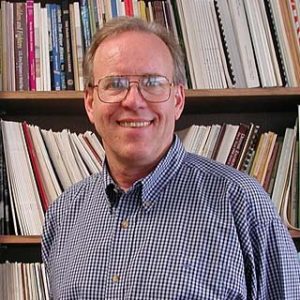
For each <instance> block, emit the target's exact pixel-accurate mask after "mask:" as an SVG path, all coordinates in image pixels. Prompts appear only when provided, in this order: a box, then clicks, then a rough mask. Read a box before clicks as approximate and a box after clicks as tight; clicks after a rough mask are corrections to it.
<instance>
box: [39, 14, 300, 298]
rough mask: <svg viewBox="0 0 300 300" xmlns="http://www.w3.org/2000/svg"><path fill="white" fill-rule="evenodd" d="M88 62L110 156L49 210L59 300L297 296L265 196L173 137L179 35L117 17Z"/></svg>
mask: <svg viewBox="0 0 300 300" xmlns="http://www.w3.org/2000/svg"><path fill="white" fill-rule="evenodd" d="M84 67H85V86H86V89H85V99H84V102H85V108H86V111H87V114H88V117H89V119H90V121H91V122H92V123H93V124H94V125H95V128H96V130H97V132H98V133H99V135H100V136H101V138H102V141H103V145H104V148H105V151H106V159H105V164H104V167H103V171H102V172H101V173H99V174H97V175H94V176H91V177H89V178H88V179H86V180H84V181H82V182H80V183H78V184H76V185H75V186H73V187H71V188H70V189H69V190H67V191H65V192H64V193H63V194H62V195H61V196H60V197H59V199H58V200H57V201H56V202H55V203H54V205H53V206H52V207H51V208H50V209H49V210H48V212H47V215H46V222H45V227H44V234H43V242H42V254H43V260H44V262H45V263H46V267H47V270H48V273H49V281H50V288H51V294H52V296H53V297H54V299H143V300H147V299H164V300H166V299H188V300H192V299H280V300H283V299H289V300H290V299H300V271H299V262H298V258H297V255H296V251H295V247H294V244H293V242H292V240H291V238H290V236H289V234H288V232H287V230H286V229H285V227H284V226H283V225H282V222H281V219H280V218H279V216H278V215H277V214H276V213H275V210H274V207H273V205H272V201H271V200H270V198H269V197H268V195H267V194H266V193H265V192H264V190H263V189H262V188H261V187H260V186H259V185H258V184H257V183H256V181H255V180H254V179H251V178H249V177H248V176H246V175H244V174H242V173H239V172H238V171H236V170H234V169H232V168H229V167H227V166H224V165H221V164H218V163H216V162H214V161H210V160H207V159H204V158H201V157H199V156H196V155H193V154H190V153H187V152H185V150H184V149H183V146H182V144H181V142H180V141H179V139H178V138H177V137H176V136H175V135H174V127H175V121H176V120H177V119H178V118H179V117H180V115H181V113H182V110H183V107H184V83H185V77H184V67H183V60H182V56H181V52H180V49H179V47H178V45H177V44H176V43H175V42H174V40H173V39H172V38H171V37H170V36H169V35H168V34H167V33H166V32H165V31H164V30H163V29H162V28H160V27H158V26H157V25H155V24H151V25H149V24H147V23H144V22H143V21H141V20H139V19H135V18H120V19H115V20H112V21H110V22H108V23H107V24H106V25H105V27H104V28H103V29H102V30H100V31H99V32H98V33H96V36H95V37H94V40H93V43H92V46H91V47H90V49H89V51H88V53H87V55H86V60H85V64H84Z"/></svg>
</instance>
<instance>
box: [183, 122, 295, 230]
mask: <svg viewBox="0 0 300 300" xmlns="http://www.w3.org/2000/svg"><path fill="white" fill-rule="evenodd" d="M178 135H179V136H180V138H181V139H182V141H183V144H184V146H185V148H186V150H187V151H189V152H192V153H196V154H198V155H201V156H203V157H207V158H210V159H213V160H216V161H218V162H220V163H223V164H226V165H229V166H231V167H233V168H236V169H238V170H240V171H242V172H245V173H247V174H249V175H250V176H252V177H254V178H256V180H257V181H258V182H259V183H260V184H261V185H262V187H263V188H264V189H265V190H266V191H267V192H268V193H269V194H270V196H271V199H272V200H273V202H274V205H275V207H276V209H277V211H278V213H279V214H280V216H281V217H282V219H283V221H284V223H285V224H286V226H287V227H288V228H290V229H295V230H300V198H299V188H300V187H299V142H298V140H299V137H298V135H299V128H298V123H297V124H296V125H295V126H294V128H286V130H285V134H284V137H279V136H278V135H277V134H276V133H274V132H271V131H269V132H261V130H260V126H259V125H256V124H253V123H251V124H238V125H232V124H222V125H219V124H214V125H211V126H203V125H192V126H191V127H189V128H188V129H185V130H182V131H180V132H178Z"/></svg>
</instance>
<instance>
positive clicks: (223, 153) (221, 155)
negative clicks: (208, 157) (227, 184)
mask: <svg viewBox="0 0 300 300" xmlns="http://www.w3.org/2000/svg"><path fill="white" fill-rule="evenodd" d="M238 129H239V125H232V124H226V128H225V132H224V135H223V138H222V141H221V144H220V147H219V150H218V153H217V157H216V161H218V162H221V163H223V164H225V163H226V161H227V158H228V155H229V152H230V149H231V147H232V144H233V141H234V138H235V136H236V133H237V131H238Z"/></svg>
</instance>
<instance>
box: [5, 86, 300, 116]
mask: <svg viewBox="0 0 300 300" xmlns="http://www.w3.org/2000/svg"><path fill="white" fill-rule="evenodd" d="M283 97H284V101H283V100H282V98H283ZM0 99H1V101H0V114H1V115H6V114H15V113H16V111H19V113H24V112H27V113H32V114H35V113H37V112H40V111H41V110H43V111H46V112H47V113H55V114H59V113H63V114H74V113H75V114H78V113H81V114H83V113H84V107H83V92H82V91H51V92H0ZM297 104H300V88H278V87H276V88H253V89H218V90H212V89H203V90H200V89H198V90H186V106H185V111H186V112H189V113H196V108H197V109H198V110H199V109H200V110H203V111H205V113H208V112H214V113H219V112H234V111H236V112H239V111H256V112H257V111H291V110H293V109H295V110H296V105H297Z"/></svg>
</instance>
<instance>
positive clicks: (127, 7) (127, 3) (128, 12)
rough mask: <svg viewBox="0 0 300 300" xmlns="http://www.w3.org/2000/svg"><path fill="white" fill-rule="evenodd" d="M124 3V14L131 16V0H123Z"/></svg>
mask: <svg viewBox="0 0 300 300" xmlns="http://www.w3.org/2000/svg"><path fill="white" fill-rule="evenodd" d="M124 3H125V14H126V16H128V17H133V5H132V0H124Z"/></svg>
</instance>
